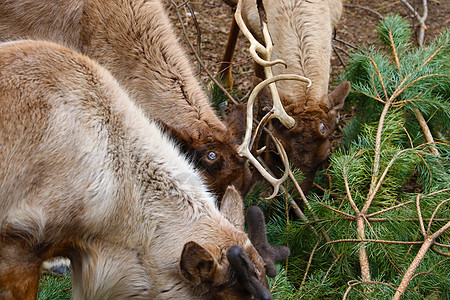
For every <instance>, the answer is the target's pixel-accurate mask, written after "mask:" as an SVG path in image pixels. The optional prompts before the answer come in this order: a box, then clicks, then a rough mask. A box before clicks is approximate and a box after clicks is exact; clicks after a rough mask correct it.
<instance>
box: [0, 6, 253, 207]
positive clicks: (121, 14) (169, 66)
mask: <svg viewBox="0 0 450 300" xmlns="http://www.w3.org/2000/svg"><path fill="white" fill-rule="evenodd" d="M22 38H31V39H37V40H49V41H53V42H56V43H59V44H62V45H65V46H67V47H69V48H71V49H73V50H76V51H78V52H81V53H83V54H85V55H87V56H89V57H90V58H92V59H94V60H96V61H97V62H99V63H100V64H102V65H103V66H104V67H106V68H107V69H108V70H109V71H110V72H111V73H112V74H113V76H115V78H116V79H117V80H118V82H119V83H120V84H121V85H122V86H123V87H124V88H125V89H126V91H127V93H128V94H129V95H130V97H131V98H132V99H133V100H134V101H135V102H136V103H137V104H138V105H139V106H140V107H142V108H143V110H144V111H145V112H146V114H147V116H148V117H150V118H152V119H155V120H157V121H159V122H161V123H162V124H163V125H164V126H165V127H166V128H167V129H168V130H169V131H170V132H171V133H172V134H173V135H174V137H176V138H177V139H178V140H179V142H180V143H181V145H182V149H183V151H184V152H186V153H190V155H191V156H193V158H194V160H195V162H196V165H197V167H198V168H199V169H200V170H202V174H203V176H204V177H205V179H206V182H207V184H208V186H209V187H210V188H211V190H212V192H214V193H215V194H217V195H218V196H219V198H221V197H222V195H223V193H224V192H225V189H226V187H227V186H228V185H229V184H234V185H235V186H236V187H237V188H238V189H239V190H240V191H241V193H242V194H245V193H246V192H247V191H248V189H249V186H250V185H249V181H250V178H251V173H250V171H249V168H248V166H247V165H246V160H245V159H244V158H242V157H240V156H239V155H238V154H237V153H236V148H237V146H238V145H237V140H236V137H235V136H234V135H233V134H237V132H239V131H241V128H240V127H243V126H244V125H243V123H242V121H240V120H242V119H243V117H242V116H239V118H237V119H235V120H231V119H226V120H225V121H224V122H222V121H221V120H220V119H219V118H218V117H217V115H216V114H215V113H214V111H213V109H212V108H211V106H210V104H209V102H208V99H207V97H206V95H205V93H204V91H203V90H202V89H201V87H200V85H199V83H198V81H197V79H196V78H195V76H194V74H193V71H192V69H191V66H190V64H189V61H188V59H187V57H186V55H185V54H184V50H183V49H182V47H181V45H180V44H179V41H178V39H177V37H176V35H175V33H174V30H173V28H172V25H171V24H170V20H169V18H168V16H167V12H166V11H165V9H164V6H163V4H162V1H160V0H89V1H88V0H65V1H63V0H60V1H54V0H41V1H34V0H3V1H0V40H3V41H6V40H15V39H22Z"/></svg>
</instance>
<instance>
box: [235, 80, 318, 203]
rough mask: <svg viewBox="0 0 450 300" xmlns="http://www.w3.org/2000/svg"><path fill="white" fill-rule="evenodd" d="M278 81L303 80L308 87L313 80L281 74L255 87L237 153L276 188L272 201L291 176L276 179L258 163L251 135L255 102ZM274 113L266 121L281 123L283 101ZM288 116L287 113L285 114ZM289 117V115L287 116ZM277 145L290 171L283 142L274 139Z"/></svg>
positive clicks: (275, 108) (248, 103) (249, 100)
mask: <svg viewBox="0 0 450 300" xmlns="http://www.w3.org/2000/svg"><path fill="white" fill-rule="evenodd" d="M278 80H301V81H306V82H308V86H310V85H311V80H309V79H308V78H306V77H303V76H300V75H289V74H281V75H277V76H273V77H272V78H268V79H266V80H264V81H262V82H260V83H259V84H257V85H256V86H255V88H254V89H253V91H252V92H251V94H250V97H249V98H248V102H247V120H246V130H245V136H244V140H243V142H242V144H241V145H240V146H239V147H238V149H237V151H238V153H239V155H240V156H243V157H246V158H247V159H248V160H249V161H250V163H251V164H253V165H254V166H255V168H256V169H257V170H258V171H259V172H260V173H261V175H262V176H263V177H264V178H265V179H266V180H267V181H268V182H269V183H270V184H271V185H272V186H273V187H274V191H273V193H272V195H271V196H270V197H269V198H267V199H271V198H273V197H275V196H276V195H277V193H278V190H279V187H280V185H281V184H282V183H283V182H284V181H285V180H286V179H287V177H288V176H289V173H288V172H284V174H283V176H282V177H281V178H280V179H276V178H274V177H273V176H271V175H270V174H269V173H268V172H267V171H266V169H264V167H263V166H262V165H261V164H260V163H259V162H258V160H257V159H256V158H255V157H254V156H253V155H252V154H251V151H250V148H251V147H250V143H251V135H252V124H253V123H252V122H253V104H254V102H255V99H256V96H257V95H258V93H259V92H260V91H261V90H262V89H263V88H264V87H266V86H267V85H268V84H271V83H274V82H276V81H278ZM273 110H274V113H273V114H271V115H270V116H269V117H268V118H265V120H266V121H268V120H270V119H272V118H277V119H279V120H280V121H281V122H283V121H282V119H283V117H284V115H283V114H281V113H280V111H283V112H284V109H283V105H282V104H281V101H280V102H279V105H276V104H274V107H273ZM285 114H286V112H285ZM286 115H287V114H286ZM274 142H275V145H276V147H277V150H278V152H279V153H280V157H281V160H282V161H283V165H284V168H285V170H288V169H289V159H288V157H287V154H286V151H285V150H284V148H283V146H282V145H281V142H280V141H278V140H277V139H274Z"/></svg>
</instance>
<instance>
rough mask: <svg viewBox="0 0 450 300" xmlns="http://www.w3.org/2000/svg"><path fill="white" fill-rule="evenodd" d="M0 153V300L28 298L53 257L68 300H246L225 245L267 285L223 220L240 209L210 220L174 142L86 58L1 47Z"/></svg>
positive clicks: (214, 212) (212, 214) (37, 46)
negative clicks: (66, 273)
mask: <svg viewBox="0 0 450 300" xmlns="http://www.w3.org/2000/svg"><path fill="white" fill-rule="evenodd" d="M0 145H1V147H0V299H2V300H9V299H35V298H36V293H37V286H38V280H39V270H40V265H41V263H42V261H44V260H46V259H50V258H52V257H55V256H65V257H68V258H70V260H71V263H72V279H73V290H72V295H73V298H74V299H90V300H91V299H211V300H212V299H242V300H244V299H252V296H251V295H250V294H249V293H248V292H247V291H246V290H244V289H243V288H242V286H240V284H239V282H237V281H236V276H235V274H234V272H233V270H232V269H231V268H230V265H229V263H228V260H227V257H226V255H225V254H226V251H227V249H228V248H230V247H231V246H233V245H238V246H239V247H240V249H241V248H242V249H243V251H245V253H246V255H247V256H248V257H249V258H250V260H251V264H252V265H253V266H252V268H254V269H255V270H256V273H255V274H254V276H256V277H255V278H257V280H258V282H260V283H259V284H262V285H265V286H266V287H267V280H266V278H265V270H264V264H263V261H262V259H261V257H260V256H259V254H258V253H257V251H256V250H255V248H254V247H253V246H252V244H251V242H250V241H249V239H248V237H247V235H246V234H245V233H244V232H242V231H240V230H238V229H237V228H236V227H235V225H237V226H241V225H240V224H241V222H242V221H241V220H237V219H236V222H237V223H238V224H232V223H230V222H229V221H228V220H232V221H233V220H234V219H233V218H232V217H228V218H226V216H230V215H231V216H233V215H235V214H242V211H241V208H239V211H233V208H234V207H235V206H234V205H226V204H224V206H223V210H222V211H221V212H219V210H218V209H217V208H216V205H215V199H214V198H213V196H211V194H210V193H209V192H208V191H207V189H206V187H205V186H204V185H203V183H202V180H201V177H200V175H199V173H197V171H195V169H194V167H193V166H192V165H191V164H190V163H189V162H188V161H187V160H186V159H185V158H184V156H183V155H181V154H180V152H179V151H178V149H177V148H176V146H175V145H174V143H172V142H171V141H170V139H169V138H167V137H166V136H164V135H163V134H162V132H161V130H160V128H159V126H158V125H157V124H155V123H154V122H151V121H149V120H148V119H147V118H146V116H145V115H144V113H143V112H142V111H141V109H139V108H138V107H137V106H136V105H135V104H134V102H133V101H131V100H130V99H129V97H128V96H127V94H126V93H125V91H124V90H122V89H121V88H120V87H119V84H118V82H117V81H116V80H115V79H114V78H113V77H112V76H111V74H110V73H109V72H108V71H107V70H106V69H104V68H103V67H101V66H100V65H98V64H97V63H95V62H94V61H92V60H91V59H89V58H88V57H87V56H84V55H81V54H77V53H75V52H73V51H72V50H69V49H67V48H64V47H62V46H60V45H57V44H53V43H49V42H37V41H17V42H9V43H3V44H0ZM228 189H231V191H230V192H227V194H230V195H231V197H230V199H231V200H230V201H236V198H237V197H239V193H238V192H237V191H236V190H235V189H234V188H233V187H230V188H228ZM223 201H224V202H226V201H228V200H227V198H225V199H224V200H223Z"/></svg>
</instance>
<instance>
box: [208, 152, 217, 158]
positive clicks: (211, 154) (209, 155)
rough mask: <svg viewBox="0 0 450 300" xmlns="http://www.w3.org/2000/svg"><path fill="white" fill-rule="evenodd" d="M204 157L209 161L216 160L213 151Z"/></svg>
mask: <svg viewBox="0 0 450 300" xmlns="http://www.w3.org/2000/svg"><path fill="white" fill-rule="evenodd" d="M206 157H207V158H208V159H209V160H216V159H217V154H216V152H214V151H209V152H208V154H207V155H206Z"/></svg>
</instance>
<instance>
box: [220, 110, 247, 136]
mask: <svg viewBox="0 0 450 300" xmlns="http://www.w3.org/2000/svg"><path fill="white" fill-rule="evenodd" d="M245 112H246V108H245V105H244V104H238V105H236V106H235V107H234V108H233V109H232V110H231V112H230V113H229V114H228V115H227V117H226V118H225V120H224V123H225V125H226V126H227V128H228V130H229V131H230V132H231V134H232V135H233V136H234V137H235V138H236V139H237V141H238V143H239V144H240V143H242V140H243V138H244V133H245V120H246V113H245Z"/></svg>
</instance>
